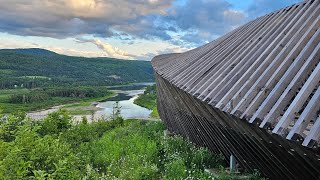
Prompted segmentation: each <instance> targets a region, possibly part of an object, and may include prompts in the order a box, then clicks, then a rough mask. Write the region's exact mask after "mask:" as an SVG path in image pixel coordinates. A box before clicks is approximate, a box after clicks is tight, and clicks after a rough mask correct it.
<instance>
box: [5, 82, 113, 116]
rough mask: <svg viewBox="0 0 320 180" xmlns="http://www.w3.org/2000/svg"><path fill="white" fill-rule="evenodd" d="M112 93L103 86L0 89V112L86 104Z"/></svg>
mask: <svg viewBox="0 0 320 180" xmlns="http://www.w3.org/2000/svg"><path fill="white" fill-rule="evenodd" d="M114 95H115V94H114V93H113V92H112V91H110V90H108V89H107V87H105V86H103V87H77V88H62V87H57V88H38V89H8V90H0V113H12V112H17V111H22V112H30V111H39V110H46V109H50V108H51V107H54V106H61V105H65V104H67V106H70V107H75V106H87V105H90V103H91V102H94V101H101V100H104V99H108V98H110V97H112V96H114ZM70 110H72V109H70ZM76 113H77V112H76V111H74V114H76Z"/></svg>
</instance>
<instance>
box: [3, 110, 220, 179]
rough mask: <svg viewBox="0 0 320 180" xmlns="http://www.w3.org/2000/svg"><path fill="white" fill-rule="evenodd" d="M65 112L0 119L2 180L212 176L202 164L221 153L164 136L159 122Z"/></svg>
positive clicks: (213, 160)
mask: <svg viewBox="0 0 320 180" xmlns="http://www.w3.org/2000/svg"><path fill="white" fill-rule="evenodd" d="M71 122H72V117H71V116H70V115H69V114H68V113H67V112H66V111H59V112H55V113H52V114H50V115H49V116H48V117H47V118H45V119H44V120H43V121H32V120H31V119H28V118H26V117H25V115H24V114H12V115H10V116H9V117H4V116H3V117H1V118H0V177H2V178H3V179H115V178H119V179H161V178H162V179H185V178H195V179H211V178H212V177H211V176H210V175H209V174H207V173H206V172H204V168H211V167H217V166H219V165H220V161H221V157H220V156H216V155H213V154H211V153H210V152H209V151H208V150H207V149H205V148H198V147H196V146H195V145H194V144H192V143H190V142H188V141H185V140H184V139H183V138H181V137H179V136H174V137H166V138H165V137H163V130H164V126H163V124H162V123H161V122H154V121H150V122H149V121H141V120H128V121H123V119H122V118H121V117H119V116H116V118H113V120H111V121H105V120H102V119H101V120H99V121H96V122H93V123H90V124H88V123H87V120H86V119H85V118H84V119H83V122H82V123H80V124H72V123H71Z"/></svg>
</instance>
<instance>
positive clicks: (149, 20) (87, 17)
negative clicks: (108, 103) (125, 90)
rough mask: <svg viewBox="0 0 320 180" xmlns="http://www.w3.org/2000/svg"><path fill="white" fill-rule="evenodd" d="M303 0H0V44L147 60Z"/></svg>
mask: <svg viewBox="0 0 320 180" xmlns="http://www.w3.org/2000/svg"><path fill="white" fill-rule="evenodd" d="M301 1H302V0H0V49H11V48H44V49H48V50H51V51H54V52H57V53H60V54H66V55H72V56H84V57H113V58H119V59H135V60H151V59H152V57H154V56H156V55H159V54H165V53H179V52H184V51H187V50H190V49H192V48H195V47H198V46H201V45H203V44H205V43H208V42H211V41H213V40H214V39H216V38H218V37H219V36H222V35H223V34H225V33H227V32H229V31H231V30H233V29H235V28H237V27H239V26H241V25H243V24H244V23H246V22H248V21H250V20H253V19H255V18H257V17H259V16H262V15H265V14H267V13H269V12H272V11H275V10H278V9H281V8H283V7H286V6H289V5H292V4H295V3H298V2H301Z"/></svg>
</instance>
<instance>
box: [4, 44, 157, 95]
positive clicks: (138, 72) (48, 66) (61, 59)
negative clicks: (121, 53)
mask: <svg viewBox="0 0 320 180" xmlns="http://www.w3.org/2000/svg"><path fill="white" fill-rule="evenodd" d="M150 81H154V77H153V70H152V67H151V64H150V62H147V61H132V60H120V59H113V58H104V57H103V58H102V57H101V58H85V57H74V56H66V55H61V54H57V53H54V52H51V51H48V50H44V49H2V50H0V88H2V89H4V88H13V87H15V86H23V87H28V88H32V87H39V86H61V85H62V86H65V85H93V86H101V85H117V84H126V83H133V82H150Z"/></svg>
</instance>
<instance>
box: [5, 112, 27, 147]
mask: <svg viewBox="0 0 320 180" xmlns="http://www.w3.org/2000/svg"><path fill="white" fill-rule="evenodd" d="M25 117H26V115H25V114H24V113H15V114H11V115H9V117H5V116H1V117H0V139H1V140H3V141H6V142H11V141H13V140H14V139H15V136H16V133H17V131H18V128H19V126H21V125H22V124H23V121H24V119H25Z"/></svg>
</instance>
